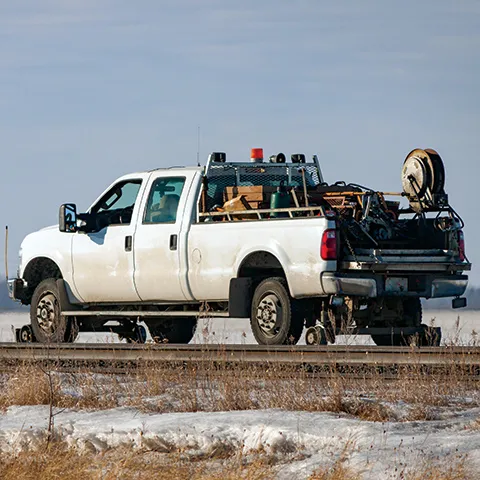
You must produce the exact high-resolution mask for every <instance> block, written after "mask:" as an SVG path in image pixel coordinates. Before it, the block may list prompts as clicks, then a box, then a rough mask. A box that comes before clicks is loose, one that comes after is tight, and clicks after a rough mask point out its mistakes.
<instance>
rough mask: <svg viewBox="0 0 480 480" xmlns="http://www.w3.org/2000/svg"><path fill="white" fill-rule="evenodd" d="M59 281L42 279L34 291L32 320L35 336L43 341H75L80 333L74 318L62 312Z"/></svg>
mask: <svg viewBox="0 0 480 480" xmlns="http://www.w3.org/2000/svg"><path fill="white" fill-rule="evenodd" d="M59 298H60V297H59V292H58V288H57V282H56V279H54V278H48V279H46V280H42V281H41V282H40V283H39V284H38V285H37V288H35V291H34V292H33V296H32V301H31V304H30V322H31V324H32V330H33V334H34V336H35V338H36V339H37V341H38V342H41V343H63V342H73V341H74V340H75V338H76V336H77V334H78V330H77V329H76V328H75V325H74V320H73V319H71V318H70V319H69V318H67V317H65V316H62V315H61V314H60V301H59Z"/></svg>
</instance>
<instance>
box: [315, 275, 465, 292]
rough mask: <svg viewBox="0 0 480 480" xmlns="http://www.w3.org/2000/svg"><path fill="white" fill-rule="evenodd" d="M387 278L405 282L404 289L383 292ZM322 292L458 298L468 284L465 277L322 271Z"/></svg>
mask: <svg viewBox="0 0 480 480" xmlns="http://www.w3.org/2000/svg"><path fill="white" fill-rule="evenodd" d="M387 278H402V279H405V280H406V281H405V284H406V285H407V288H406V289H398V290H392V289H388V290H387V289H386V286H385V285H386V280H387ZM320 282H321V285H322V288H323V291H324V292H325V294H327V295H349V296H359V297H370V298H373V297H384V296H402V297H423V298H441V297H459V296H461V295H463V294H464V293H465V290H466V288H467V285H468V276H467V275H438V274H433V275H428V274H427V275H421V274H420V275H409V274H400V273H399V274H396V275H394V276H392V275H385V274H383V275H382V274H375V273H371V274H366V273H365V274H357V273H336V272H324V273H323V274H322V275H321V277H320Z"/></svg>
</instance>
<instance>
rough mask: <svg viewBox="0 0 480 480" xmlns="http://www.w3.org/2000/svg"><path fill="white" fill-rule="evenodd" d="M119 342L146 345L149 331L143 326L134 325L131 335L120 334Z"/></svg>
mask: <svg viewBox="0 0 480 480" xmlns="http://www.w3.org/2000/svg"><path fill="white" fill-rule="evenodd" d="M118 338H119V340H123V339H125V340H126V341H127V343H145V342H146V341H147V331H146V330H145V327H144V326H143V325H134V327H133V331H132V333H131V334H128V335H125V334H119V335H118Z"/></svg>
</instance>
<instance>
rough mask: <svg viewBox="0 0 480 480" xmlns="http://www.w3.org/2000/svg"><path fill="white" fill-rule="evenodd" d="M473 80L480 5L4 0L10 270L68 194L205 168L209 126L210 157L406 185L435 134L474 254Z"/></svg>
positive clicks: (479, 229)
mask: <svg viewBox="0 0 480 480" xmlns="http://www.w3.org/2000/svg"><path fill="white" fill-rule="evenodd" d="M479 85H480V2H478V1H442V0H440V1H438V0H437V1H433V0H429V1H421V2H419V1H415V2H414V1H404V2H394V1H386V0H383V1H372V0H366V1H362V2H359V1H338V2H332V1H329V2H326V1H320V0H304V1H296V2H294V1H285V0H277V1H273V0H264V1H259V0H257V1H250V0H244V1H228V0H224V1H220V0H219V1H215V0H206V1H193V0H177V1H160V0H158V1H153V0H138V1H136V2H131V1H126V0H115V1H113V0H111V1H105V0H97V1H90V0H82V1H80V0H68V1H67V0H51V1H48V0H43V1H42V2H39V1H36V0H23V1H22V0H19V1H16V2H1V3H0V111H1V112H2V114H1V115H0V162H1V165H2V173H1V176H0V199H1V202H0V219H1V222H2V223H3V224H5V225H6V224H8V225H9V227H10V233H11V235H10V239H11V245H10V247H11V255H10V269H11V270H12V271H13V270H14V269H15V267H16V253H17V250H18V247H19V245H20V242H21V239H22V238H23V236H24V235H25V234H27V233H28V232H30V231H33V230H36V229H38V228H40V227H42V226H45V225H49V224H53V223H56V219H57V211H58V206H59V205H60V204H61V203H64V202H70V201H73V202H76V203H77V204H78V205H79V208H80V209H85V208H87V207H88V205H89V204H90V203H91V201H92V200H93V199H94V198H95V197H96V196H97V195H98V194H99V193H100V192H101V191H103V189H104V188H105V187H106V186H107V185H108V184H109V183H111V181H113V180H114V179H115V178H116V177H118V176H119V175H121V174H124V173H127V172H130V171H135V170H143V169H150V168H154V167H161V166H169V165H172V164H176V165H179V164H184V165H188V164H194V163H195V161H196V150H197V126H198V125H200V128H201V158H202V159H204V158H206V156H207V154H208V153H209V152H210V151H212V150H217V151H218V150H223V151H226V152H227V154H228V156H229V158H230V159H235V158H236V159H238V160H240V159H245V158H247V157H248V155H249V150H250V148H251V147H258V146H263V147H264V149H265V151H266V153H268V154H271V153H276V152H279V151H283V152H287V153H292V152H297V151H299V152H306V153H308V154H312V153H318V154H319V157H320V159H321V163H322V165H323V170H324V175H325V178H326V179H327V180H329V181H331V182H334V181H337V180H346V181H353V182H357V183H361V184H368V185H370V186H371V187H372V188H375V189H379V190H381V189H383V190H400V189H401V185H400V171H401V166H402V162H403V160H404V157H405V155H406V154H407V153H408V152H409V151H410V150H411V149H413V148H416V147H420V148H427V147H432V148H435V149H436V150H438V151H439V152H440V154H441V155H442V157H443V159H444V161H445V164H446V170H447V186H446V189H447V192H448V193H449V194H450V199H451V203H452V204H453V206H454V207H455V208H456V209H457V211H458V212H459V213H460V214H461V215H462V216H463V217H464V219H465V221H466V224H467V227H466V241H467V249H468V250H467V253H468V255H469V257H470V259H471V260H472V261H474V262H475V263H477V264H479V263H480V253H479V252H477V251H476V250H477V249H476V245H477V242H478V241H479V240H480V226H479V222H478V216H477V212H478V211H479V207H480V191H479V188H478V184H479V181H480V175H479V173H480V172H479V170H480V169H479V162H480V159H478V153H479V152H480V140H479V135H478V131H479V126H480V121H479V120H480V117H479V116H480V113H479V112H480V109H479V107H480V95H479V92H478V89H479ZM2 269H3V268H2ZM479 272H480V270H479ZM472 279H473V281H474V283H476V284H479V283H480V273H477V272H476V270H475V271H474V272H473V274H472Z"/></svg>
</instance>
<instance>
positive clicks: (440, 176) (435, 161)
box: [402, 148, 448, 213]
mask: <svg viewBox="0 0 480 480" xmlns="http://www.w3.org/2000/svg"><path fill="white" fill-rule="evenodd" d="M402 186H403V191H404V192H405V193H406V196H407V197H408V200H409V202H410V206H411V208H412V210H414V211H415V212H417V213H419V212H423V211H425V210H428V209H430V208H435V207H444V206H445V207H446V206H448V196H447V195H446V194H445V190H444V188H445V167H444V165H443V161H442V159H441V157H440V155H439V154H438V153H437V152H436V151H435V150H433V149H431V148H427V149H425V150H422V149H420V148H416V149H415V150H412V151H411V152H410V153H409V154H408V155H407V158H406V159H405V161H404V162H403V168H402Z"/></svg>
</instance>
